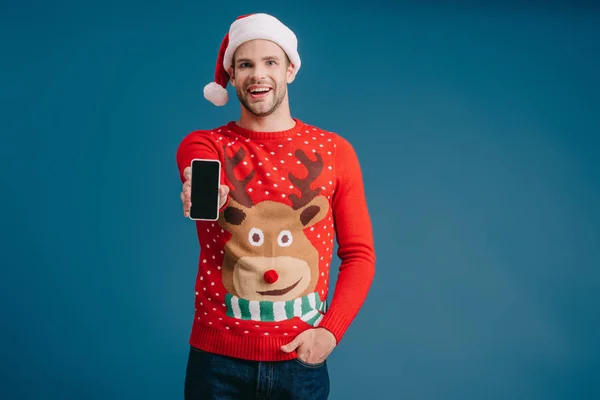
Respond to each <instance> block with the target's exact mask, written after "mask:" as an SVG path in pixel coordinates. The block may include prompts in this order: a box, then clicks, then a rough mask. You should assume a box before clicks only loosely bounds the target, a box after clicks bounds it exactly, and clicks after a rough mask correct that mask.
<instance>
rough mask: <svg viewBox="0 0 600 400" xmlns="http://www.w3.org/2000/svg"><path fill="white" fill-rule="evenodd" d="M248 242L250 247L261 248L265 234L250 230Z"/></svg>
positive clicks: (257, 230)
mask: <svg viewBox="0 0 600 400" xmlns="http://www.w3.org/2000/svg"><path fill="white" fill-rule="evenodd" d="M248 241H249V242H250V244H251V245H252V246H261V245H262V244H263V243H264V242H265V234H264V233H263V231H261V230H260V229H258V228H252V229H250V233H248Z"/></svg>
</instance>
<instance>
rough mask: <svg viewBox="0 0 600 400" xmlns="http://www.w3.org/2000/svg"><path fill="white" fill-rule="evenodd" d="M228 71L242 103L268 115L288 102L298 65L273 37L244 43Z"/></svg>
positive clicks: (252, 109) (251, 109) (254, 113)
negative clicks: (295, 65)
mask: <svg viewBox="0 0 600 400" xmlns="http://www.w3.org/2000/svg"><path fill="white" fill-rule="evenodd" d="M228 72H229V75H230V76H231V85H232V86H234V87H235V90H236V93H237V97H238V99H239V100H240V103H241V104H242V105H243V106H244V108H245V109H246V110H248V112H250V113H251V114H253V115H255V116H257V117H265V116H268V115H271V114H272V113H274V112H275V111H276V110H277V109H278V108H279V107H280V106H281V104H283V103H284V102H286V104H287V85H288V84H289V83H291V82H292V81H293V80H294V68H293V66H292V65H291V64H290V62H289V58H288V57H287V55H286V54H285V52H284V51H283V50H282V49H281V47H279V46H278V45H277V44H275V43H273V42H271V41H269V40H251V41H248V42H246V43H244V44H242V45H241V46H239V47H238V48H237V50H236V52H235V54H234V56H233V66H232V68H230V70H229V71H228Z"/></svg>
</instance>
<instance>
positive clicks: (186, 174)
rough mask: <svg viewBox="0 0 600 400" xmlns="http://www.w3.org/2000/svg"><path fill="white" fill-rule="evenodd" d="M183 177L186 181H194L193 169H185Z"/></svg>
mask: <svg viewBox="0 0 600 400" xmlns="http://www.w3.org/2000/svg"><path fill="white" fill-rule="evenodd" d="M183 177H184V178H185V180H186V181H189V180H190V179H192V167H185V169H184V170H183Z"/></svg>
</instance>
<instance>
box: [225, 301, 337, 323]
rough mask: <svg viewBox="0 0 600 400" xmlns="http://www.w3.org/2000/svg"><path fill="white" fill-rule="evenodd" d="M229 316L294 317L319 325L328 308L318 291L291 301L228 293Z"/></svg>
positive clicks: (273, 319)
mask: <svg viewBox="0 0 600 400" xmlns="http://www.w3.org/2000/svg"><path fill="white" fill-rule="evenodd" d="M225 304H226V305H227V316H228V317H232V318H237V319H242V320H251V321H262V322H279V321H284V320H287V319H291V318H294V317H299V318H300V319H301V320H302V321H304V322H306V323H307V324H309V325H311V326H314V327H316V326H318V325H319V323H320V322H321V320H322V319H323V314H324V313H325V312H326V309H327V302H326V301H321V298H320V297H319V295H318V294H317V293H310V294H308V295H306V296H303V297H299V298H297V299H294V300H289V301H275V302H273V301H259V300H245V299H241V298H239V297H237V296H232V295H231V294H227V295H226V296H225Z"/></svg>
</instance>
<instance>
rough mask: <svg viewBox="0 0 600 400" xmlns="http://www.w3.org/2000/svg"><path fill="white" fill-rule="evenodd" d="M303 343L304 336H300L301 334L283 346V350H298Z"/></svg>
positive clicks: (287, 351)
mask: <svg viewBox="0 0 600 400" xmlns="http://www.w3.org/2000/svg"><path fill="white" fill-rule="evenodd" d="M301 344H302V338H301V337H300V335H298V336H296V337H295V338H294V340H292V341H291V342H289V343H288V344H286V345H284V346H281V350H282V351H283V352H285V353H291V352H292V351H294V350H296V349H297V348H298V346H300V345H301Z"/></svg>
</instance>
